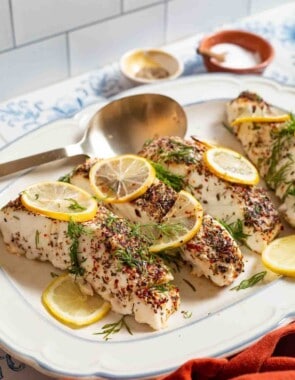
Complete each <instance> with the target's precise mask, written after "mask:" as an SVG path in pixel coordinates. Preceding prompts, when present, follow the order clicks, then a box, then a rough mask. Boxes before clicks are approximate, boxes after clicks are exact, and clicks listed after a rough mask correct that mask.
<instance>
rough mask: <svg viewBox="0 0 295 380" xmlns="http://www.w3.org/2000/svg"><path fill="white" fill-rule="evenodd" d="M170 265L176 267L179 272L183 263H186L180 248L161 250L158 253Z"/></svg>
mask: <svg viewBox="0 0 295 380" xmlns="http://www.w3.org/2000/svg"><path fill="white" fill-rule="evenodd" d="M157 256H159V257H160V258H161V259H162V260H163V261H164V262H165V263H166V264H167V265H168V266H169V267H174V268H175V269H176V270H177V271H178V272H180V269H181V264H183V263H184V261H183V259H182V257H181V255H180V252H179V250H176V251H174V250H173V251H172V250H171V251H161V252H158V253H157Z"/></svg>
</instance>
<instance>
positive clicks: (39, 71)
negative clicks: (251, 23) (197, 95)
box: [0, 0, 294, 101]
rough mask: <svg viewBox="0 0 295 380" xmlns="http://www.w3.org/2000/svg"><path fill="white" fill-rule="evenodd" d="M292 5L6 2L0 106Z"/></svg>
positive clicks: (261, 0)
mask: <svg viewBox="0 0 295 380" xmlns="http://www.w3.org/2000/svg"><path fill="white" fill-rule="evenodd" d="M291 1H292V0H222V1H221V0H0V79H1V86H0V101H2V100H5V99H7V98H8V97H12V96H15V95H18V94H21V93H23V92H26V91H31V90H33V89H36V88H40V87H42V86H44V85H47V84H51V83H54V82H56V81H58V80H61V79H64V78H66V77H68V76H70V75H76V74H79V73H82V72H84V71H87V70H90V69H93V68H96V67H99V66H102V65H104V64H106V63H108V62H110V61H113V60H117V59H118V57H119V56H120V55H121V54H122V53H123V52H125V51H126V50H128V49H131V48H135V47H139V46H148V45H149V46H157V45H161V44H163V43H166V42H168V43H169V42H172V41H174V40H177V39H179V38H182V37H185V36H187V35H189V34H192V33H196V32H199V31H204V32H205V31H207V30H208V29H209V28H212V27H215V26H217V25H218V26H220V25H221V24H223V23H227V22H230V21H233V20H236V19H238V18H240V17H244V16H247V15H249V14H250V13H256V12H258V11H262V10H265V9H267V8H270V7H272V6H277V5H281V4H282V3H286V2H291ZM293 2H294V0H293Z"/></svg>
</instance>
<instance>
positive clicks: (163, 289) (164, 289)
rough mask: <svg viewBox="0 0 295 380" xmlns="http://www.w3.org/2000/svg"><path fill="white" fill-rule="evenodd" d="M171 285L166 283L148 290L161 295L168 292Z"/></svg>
mask: <svg viewBox="0 0 295 380" xmlns="http://www.w3.org/2000/svg"><path fill="white" fill-rule="evenodd" d="M171 287H173V285H172V284H171V283H170V282H167V283H166V284H158V285H154V286H152V287H150V288H149V289H155V290H158V291H159V292H161V293H165V292H168V291H169V290H170V289H171Z"/></svg>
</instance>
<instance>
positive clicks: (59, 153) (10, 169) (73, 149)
mask: <svg viewBox="0 0 295 380" xmlns="http://www.w3.org/2000/svg"><path fill="white" fill-rule="evenodd" d="M74 156H87V154H86V153H85V152H83V150H82V148H81V146H80V145H79V144H73V145H69V146H67V147H64V148H58V149H53V150H49V151H47V152H43V153H38V154H34V155H32V156H27V157H23V158H19V159H17V160H13V161H8V162H4V163H2V164H0V177H3V176H6V175H8V174H12V173H15V172H18V171H20V170H24V169H28V168H31V167H33V166H37V165H41V164H46V163H48V162H52V161H56V160H60V159H62V158H67V157H74Z"/></svg>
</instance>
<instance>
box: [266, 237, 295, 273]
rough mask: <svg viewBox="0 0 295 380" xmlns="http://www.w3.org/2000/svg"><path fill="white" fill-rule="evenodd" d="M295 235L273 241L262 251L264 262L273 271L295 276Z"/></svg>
mask: <svg viewBox="0 0 295 380" xmlns="http://www.w3.org/2000/svg"><path fill="white" fill-rule="evenodd" d="M294 247H295V235H290V236H286V237H282V238H279V239H276V240H274V241H272V242H271V243H270V244H269V245H268V246H267V247H266V248H265V250H264V251H263V252H262V256H261V258H262V262H263V264H264V265H265V266H266V268H268V269H270V270H271V271H272V272H275V273H278V274H282V275H285V276H291V277H295V249H294Z"/></svg>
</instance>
